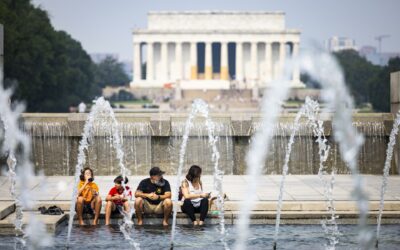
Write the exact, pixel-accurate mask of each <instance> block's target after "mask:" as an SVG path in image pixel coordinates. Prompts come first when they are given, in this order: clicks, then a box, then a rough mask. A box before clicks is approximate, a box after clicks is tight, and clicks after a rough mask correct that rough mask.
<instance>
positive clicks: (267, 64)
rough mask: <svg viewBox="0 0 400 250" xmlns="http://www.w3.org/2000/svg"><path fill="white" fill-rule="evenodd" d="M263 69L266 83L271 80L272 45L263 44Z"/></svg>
mask: <svg viewBox="0 0 400 250" xmlns="http://www.w3.org/2000/svg"><path fill="white" fill-rule="evenodd" d="M265 67H266V69H265V70H266V78H265V80H266V81H267V82H270V81H271V80H272V43H270V42H267V43H265Z"/></svg>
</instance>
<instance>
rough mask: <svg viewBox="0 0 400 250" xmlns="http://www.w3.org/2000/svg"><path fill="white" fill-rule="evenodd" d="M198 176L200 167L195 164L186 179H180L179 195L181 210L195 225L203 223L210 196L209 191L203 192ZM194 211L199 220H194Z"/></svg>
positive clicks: (199, 176)
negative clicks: (181, 201) (181, 200)
mask: <svg viewBox="0 0 400 250" xmlns="http://www.w3.org/2000/svg"><path fill="white" fill-rule="evenodd" d="M200 178H201V168H200V167H199V166H197V165H193V166H191V167H190V169H189V171H188V173H187V175H186V179H185V180H183V181H182V184H181V193H180V195H179V196H182V199H183V205H182V206H181V209H182V212H184V213H185V214H187V216H189V218H190V219H191V220H192V222H193V225H195V226H196V225H200V226H202V225H203V224H204V220H205V219H206V217H207V213H208V198H210V193H204V192H203V184H202V182H201V179H200ZM195 213H199V214H200V218H199V221H197V220H196V216H195Z"/></svg>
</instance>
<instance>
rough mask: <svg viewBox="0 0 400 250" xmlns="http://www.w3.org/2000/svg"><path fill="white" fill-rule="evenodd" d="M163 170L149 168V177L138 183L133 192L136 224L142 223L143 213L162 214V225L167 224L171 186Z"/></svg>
mask: <svg viewBox="0 0 400 250" xmlns="http://www.w3.org/2000/svg"><path fill="white" fill-rule="evenodd" d="M164 173H165V172H164V171H161V169H160V168H159V167H153V168H151V169H150V172H149V174H150V178H146V179H144V180H142V181H141V182H140V183H139V186H138V187H137V189H136V192H135V197H136V199H135V210H136V218H137V225H142V224H143V213H146V214H163V215H164V218H163V222H162V223H163V225H164V226H168V219H169V216H170V215H171V211H172V201H171V186H170V185H169V182H168V181H167V180H165V179H164V178H163V174H164Z"/></svg>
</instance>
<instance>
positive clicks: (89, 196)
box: [78, 181, 99, 202]
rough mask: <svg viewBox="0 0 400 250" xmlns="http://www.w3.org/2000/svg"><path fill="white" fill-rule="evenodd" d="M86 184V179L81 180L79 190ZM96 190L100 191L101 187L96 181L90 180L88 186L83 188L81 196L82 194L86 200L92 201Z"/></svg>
mask: <svg viewBox="0 0 400 250" xmlns="http://www.w3.org/2000/svg"><path fill="white" fill-rule="evenodd" d="M84 184H85V182H84V181H80V182H79V184H78V190H79V189H81V187H82V186H83V185H84ZM95 192H97V193H98V192H99V187H98V186H97V184H96V183H94V182H89V183H88V184H87V185H86V187H85V188H84V189H83V190H82V192H81V194H80V195H79V196H82V197H83V198H84V199H85V202H91V201H92V200H93V196H94V194H95Z"/></svg>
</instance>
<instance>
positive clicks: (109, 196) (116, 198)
mask: <svg viewBox="0 0 400 250" xmlns="http://www.w3.org/2000/svg"><path fill="white" fill-rule="evenodd" d="M115 200H121V195H119V194H117V195H110V194H109V195H107V197H106V201H115Z"/></svg>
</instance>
